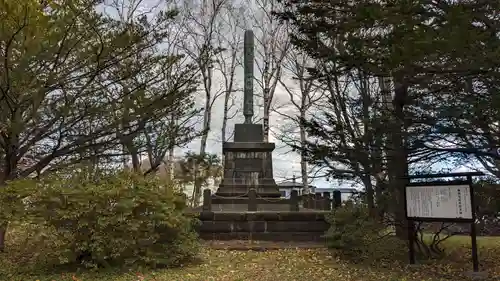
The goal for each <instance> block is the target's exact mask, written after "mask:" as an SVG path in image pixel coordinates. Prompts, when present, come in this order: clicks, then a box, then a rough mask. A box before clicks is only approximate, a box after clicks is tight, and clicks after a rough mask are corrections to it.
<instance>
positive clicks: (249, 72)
mask: <svg viewBox="0 0 500 281" xmlns="http://www.w3.org/2000/svg"><path fill="white" fill-rule="evenodd" d="M253 69H254V39H253V32H252V31H251V30H247V31H245V37H244V72H245V73H244V77H245V87H244V99H243V100H244V102H243V115H244V117H245V122H244V123H243V124H236V125H235V130H234V142H225V143H224V144H223V146H222V151H223V154H224V178H223V180H222V183H221V184H220V186H219V189H218V190H217V192H216V196H242V197H246V198H248V191H249V190H250V188H255V190H256V193H257V196H258V197H269V198H279V197H280V196H281V194H280V192H279V189H278V186H277V185H276V181H275V180H274V176H273V166H272V152H273V150H274V148H275V145H274V143H268V142H263V136H264V135H263V131H264V130H263V127H262V124H252V117H253V96H254V93H253V79H254V76H253Z"/></svg>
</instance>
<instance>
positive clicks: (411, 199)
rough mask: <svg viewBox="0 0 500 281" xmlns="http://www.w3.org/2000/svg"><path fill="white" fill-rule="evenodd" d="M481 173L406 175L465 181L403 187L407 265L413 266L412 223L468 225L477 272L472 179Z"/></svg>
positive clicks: (413, 239)
mask: <svg viewBox="0 0 500 281" xmlns="http://www.w3.org/2000/svg"><path fill="white" fill-rule="evenodd" d="M482 175H484V174H483V173H480V172H471V173H447V174H432V175H414V176H408V180H410V181H411V180H412V179H431V178H459V177H462V178H464V177H465V178H466V179H465V180H454V181H448V182H439V181H431V182H417V183H409V184H407V186H406V187H405V190H404V197H405V206H404V207H405V216H406V219H407V221H408V255H409V262H410V264H415V248H414V244H415V238H416V237H415V224H414V223H415V222H417V221H420V222H451V223H470V237H471V248H472V249H471V250H472V265H473V270H474V272H475V273H477V272H478V271H479V258H478V253H477V233H476V212H475V210H476V207H475V202H474V188H473V186H472V177H473V176H482Z"/></svg>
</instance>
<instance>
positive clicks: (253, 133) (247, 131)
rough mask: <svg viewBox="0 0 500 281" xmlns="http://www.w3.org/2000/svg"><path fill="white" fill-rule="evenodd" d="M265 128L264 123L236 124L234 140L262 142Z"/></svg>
mask: <svg viewBox="0 0 500 281" xmlns="http://www.w3.org/2000/svg"><path fill="white" fill-rule="evenodd" d="M263 139H264V128H263V126H262V124H235V125H234V142H262V141H263Z"/></svg>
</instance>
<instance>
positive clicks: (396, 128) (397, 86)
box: [389, 76, 408, 239]
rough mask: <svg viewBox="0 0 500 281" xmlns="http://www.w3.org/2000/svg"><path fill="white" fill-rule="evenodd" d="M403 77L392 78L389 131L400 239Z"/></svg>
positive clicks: (404, 164)
mask: <svg viewBox="0 0 500 281" xmlns="http://www.w3.org/2000/svg"><path fill="white" fill-rule="evenodd" d="M403 79H404V77H399V76H395V77H394V99H393V101H392V104H393V110H394V111H393V112H394V116H393V117H394V118H393V122H392V123H393V126H392V127H393V128H392V130H391V142H392V152H393V154H392V157H391V158H392V159H389V160H390V161H391V162H392V164H393V165H392V169H393V175H392V181H391V185H392V188H393V192H394V193H393V199H394V203H395V204H394V217H395V220H396V235H397V236H398V237H399V238H401V239H406V238H407V227H406V224H407V221H406V218H405V210H404V200H405V198H404V189H405V187H406V184H407V181H408V179H407V176H408V151H407V149H406V138H407V136H406V124H405V114H404V106H405V103H406V100H407V98H408V86H407V85H406V84H405V83H404V81H403Z"/></svg>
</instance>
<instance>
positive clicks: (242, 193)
mask: <svg viewBox="0 0 500 281" xmlns="http://www.w3.org/2000/svg"><path fill="white" fill-rule="evenodd" d="M217 196H220V197H243V198H248V187H223V188H219V189H218V190H217V192H216V193H215V194H214V197H217ZM257 197H264V198H266V197H267V198H280V197H281V193H280V192H279V191H274V190H265V189H257Z"/></svg>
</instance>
